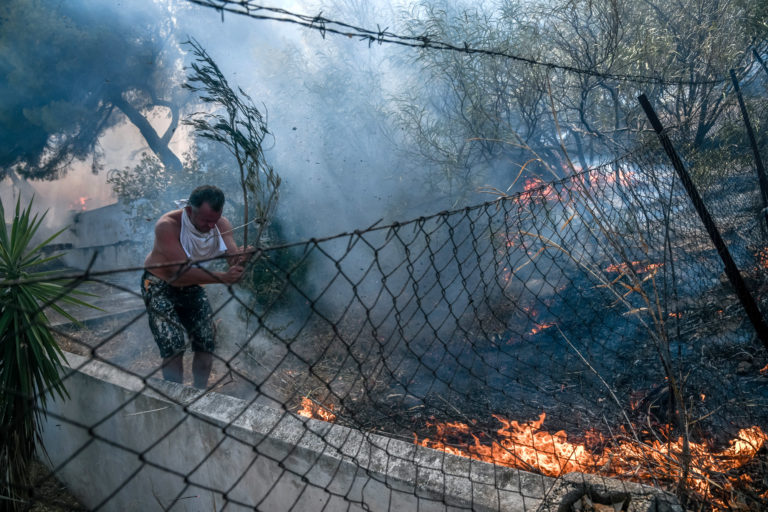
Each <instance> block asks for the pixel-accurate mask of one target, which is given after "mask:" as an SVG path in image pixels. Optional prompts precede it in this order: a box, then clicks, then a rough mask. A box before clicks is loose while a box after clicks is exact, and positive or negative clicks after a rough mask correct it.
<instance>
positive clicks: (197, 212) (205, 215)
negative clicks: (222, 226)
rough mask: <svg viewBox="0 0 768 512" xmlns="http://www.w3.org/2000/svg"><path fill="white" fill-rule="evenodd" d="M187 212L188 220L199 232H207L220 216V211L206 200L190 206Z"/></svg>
mask: <svg viewBox="0 0 768 512" xmlns="http://www.w3.org/2000/svg"><path fill="white" fill-rule="evenodd" d="M187 214H188V215H189V220H191V221H192V225H193V226H195V229H197V230H198V231H200V232H201V233H207V232H209V231H210V230H212V229H213V228H214V227H215V226H216V223H217V222H218V221H219V219H220V218H221V212H217V211H216V210H214V209H213V208H211V205H209V204H208V203H206V202H204V203H203V204H201V205H200V206H199V207H197V208H195V207H194V206H190V207H189V210H187Z"/></svg>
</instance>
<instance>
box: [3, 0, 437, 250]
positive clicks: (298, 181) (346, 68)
mask: <svg viewBox="0 0 768 512" xmlns="http://www.w3.org/2000/svg"><path fill="white" fill-rule="evenodd" d="M275 5H276V6H277V7H284V8H287V9H291V10H294V11H296V12H301V13H306V14H316V13H319V12H320V11H323V12H324V13H327V14H326V15H328V16H330V15H331V13H333V17H334V18H336V19H343V20H347V21H349V22H350V23H355V24H359V25H361V26H370V25H373V26H376V24H381V25H382V26H385V25H386V26H389V27H396V22H395V19H394V17H395V16H396V7H394V6H392V5H390V4H387V3H385V2H379V3H377V4H376V6H373V5H371V4H369V3H367V2H337V3H336V5H334V4H333V3H327V2H326V3H325V4H323V5H321V4H320V3H305V2H283V3H281V4H280V5H277V4H275ZM94 6H97V7H98V8H94ZM48 7H50V6H48ZM36 8H38V9H45V8H46V4H45V2H43V3H41V5H40V6H39V7H36ZM66 9H68V11H67V13H69V14H71V15H72V16H73V18H74V19H75V21H76V22H77V21H78V20H79V19H80V18H78V17H81V18H82V19H83V20H86V21H87V22H88V24H89V26H90V27H92V30H93V33H94V34H95V36H94V37H99V34H101V33H102V31H107V30H109V27H115V30H116V31H118V32H119V31H120V30H123V29H124V27H131V30H130V31H129V32H128V31H127V29H126V31H127V33H126V34H125V35H126V36H127V37H137V36H138V37H141V35H142V33H146V35H147V37H148V38H149V37H150V36H151V37H152V39H151V40H152V42H153V44H155V45H157V44H159V43H158V35H160V36H162V44H163V45H164V46H163V47H162V48H158V47H155V48H154V53H153V55H154V56H155V57H156V58H157V60H155V61H154V62H149V61H148V62H145V63H144V67H143V68H135V69H134V70H133V71H135V72H139V73H145V74H146V76H145V77H144V78H145V79H146V80H147V81H150V80H155V79H157V77H161V80H164V82H163V83H162V87H155V88H154V89H153V91H154V92H158V93H160V94H162V95H163V96H164V98H161V99H166V100H170V101H173V102H174V103H175V104H176V105H177V106H179V107H180V116H181V117H182V119H183V117H184V116H188V115H189V114H190V113H192V112H195V111H198V110H200V109H201V104H200V102H199V100H198V99H197V98H196V97H194V96H190V95H189V94H188V93H186V92H184V91H182V89H181V85H182V82H183V80H184V76H185V75H186V74H187V68H186V66H188V65H189V63H190V60H191V55H190V53H189V50H190V49H189V47H188V46H185V45H184V44H183V42H184V41H186V40H188V39H195V40H197V41H198V42H199V43H200V44H201V45H202V46H203V47H204V48H205V49H206V51H207V52H208V54H209V55H210V56H211V57H212V58H213V60H214V61H215V62H216V63H217V64H218V66H219V67H220V68H221V70H222V71H223V73H224V75H225V76H226V77H227V80H228V81H229V83H230V85H231V86H232V87H233V88H236V87H240V88H242V89H243V90H244V91H245V92H246V93H247V94H249V95H250V96H251V98H253V100H254V103H255V104H256V105H257V106H258V107H259V108H260V109H261V110H263V112H264V113H265V114H266V115H267V124H268V128H269V130H270V132H271V134H272V136H271V137H269V138H268V139H267V141H266V143H265V146H266V147H265V149H266V159H267V162H268V163H269V164H271V165H272V166H273V167H274V168H275V169H276V171H277V172H278V173H279V174H280V176H281V177H282V180H283V185H282V188H281V191H280V202H279V205H278V211H277V219H278V221H279V222H280V223H281V225H282V226H283V227H282V231H283V232H284V233H285V236H286V237H287V238H290V239H292V240H295V239H302V238H309V237H313V236H315V237H318V236H327V235H331V234H334V233H336V232H339V231H345V230H353V229H357V228H364V227H367V226H368V225H370V224H372V223H374V222H376V221H378V220H379V219H383V220H384V221H388V220H389V221H391V220H395V219H397V218H404V216H416V215H418V214H425V213H429V212H432V211H437V210H439V209H441V208H443V207H445V206H450V202H447V201H443V202H440V201H436V197H434V194H433V193H432V192H433V191H432V190H430V188H429V185H428V183H427V180H426V171H425V170H424V169H423V168H421V166H419V165H418V164H416V163H415V162H413V161H412V160H411V159H409V158H408V157H407V156H406V155H405V154H404V153H403V151H402V148H401V147H400V142H402V141H401V140H400V139H402V136H401V134H400V132H399V130H398V128H397V127H396V126H395V124H394V122H393V120H392V118H391V116H389V113H390V112H391V111H392V110H393V109H394V104H393V101H392V98H393V97H395V96H396V95H397V94H398V93H399V92H400V91H401V90H402V89H403V88H407V87H409V82H410V81H411V80H415V79H416V73H415V70H414V69H409V68H405V67H403V66H404V64H403V63H404V62H405V59H403V58H402V52H403V50H402V49H398V48H396V47H393V46H392V45H372V46H371V47H369V46H368V45H367V44H365V43H361V42H359V41H357V40H355V39H352V38H346V37H338V36H334V37H330V36H326V37H325V38H323V37H322V36H321V34H320V33H319V32H317V31H314V30H307V29H303V28H299V27H297V26H294V25H291V24H286V23H277V22H267V21H255V20H252V19H249V18H245V17H242V16H236V15H230V14H227V15H225V16H224V18H223V20H222V18H221V17H220V15H219V13H217V12H215V11H214V10H212V9H208V8H203V7H200V6H195V5H192V4H189V3H187V2H183V1H172V2H150V1H146V2H144V1H139V2H131V3H127V4H121V5H119V6H118V5H114V4H113V3H111V2H98V1H91V0H82V1H80V0H78V1H76V2H68V3H67V6H66ZM62 12H63V11H62ZM86 13H87V15H86ZM67 43H71V44H73V45H76V44H77V39H76V38H72V40H71V41H68V42H67ZM96 46H97V45H96ZM39 51H40V52H44V51H50V52H51V53H54V52H56V53H57V54H62V53H63V54H65V55H66V56H67V57H66V58H67V59H71V60H72V62H71V63H69V64H70V65H69V67H71V68H72V69H73V72H74V71H77V72H79V73H80V76H79V77H78V78H77V80H72V83H71V84H69V85H70V86H73V87H78V84H79V85H80V86H82V87H84V88H95V87H96V85H93V84H100V83H102V82H104V81H111V80H112V78H111V75H110V73H113V72H112V71H110V70H105V69H102V68H100V67H99V63H100V62H101V60H103V59H104V57H100V56H94V55H89V54H82V53H78V51H77V49H76V48H75V47H72V48H65V49H62V48H58V49H54V48H47V49H46V48H42V47H41V48H39ZM53 58H54V57H48V56H47V55H46V56H44V57H43V56H42V55H41V59H44V60H46V59H47V60H50V59H53ZM75 61H78V62H75ZM89 62H93V63H94V66H93V67H90V66H89ZM89 84H91V85H89ZM137 90H138V91H139V92H133V93H132V92H130V91H128V92H124V93H123V97H129V96H130V95H131V94H134V95H135V96H140V95H141V94H145V92H143V91H142V90H141V89H140V88H137ZM68 99H69V98H68ZM52 100H55V98H52ZM19 101H22V100H19ZM88 105H89V104H88V103H85V104H84V106H85V107H88ZM21 106H22V107H23V105H21ZM43 108H45V109H47V110H46V115H48V116H54V117H55V116H56V115H61V117H62V118H64V117H65V116H66V113H65V112H62V113H61V114H59V113H57V112H56V111H55V109H51V108H50V105H49V106H47V107H43ZM93 108H95V107H93ZM148 112H149V113H148ZM143 114H144V116H145V117H146V118H147V119H148V121H149V122H150V124H151V125H152V126H153V127H154V129H155V131H156V132H157V133H158V134H159V135H161V134H163V131H164V130H165V127H167V126H168V124H169V122H170V117H171V114H170V111H169V110H168V109H166V108H164V107H162V106H159V107H157V106H156V107H154V108H148V109H147V110H145V111H144V112H143ZM54 121H56V122H52V124H53V125H56V124H57V123H58V124H62V125H63V124H64V121H63V119H62V120H54ZM104 126H105V127H106V129H105V130H104V131H103V133H102V134H101V136H100V137H99V138H98V140H97V143H96V144H95V146H94V152H95V153H97V156H98V161H97V162H96V163H95V164H94V162H93V158H92V156H91V155H92V154H91V155H89V154H84V155H80V154H77V155H75V156H77V157H82V159H77V158H75V159H74V160H73V161H72V162H71V164H69V165H67V166H64V170H63V172H62V173H61V179H59V180H58V181H56V182H55V183H56V184H55V185H54V186H48V185H46V184H43V183H41V182H39V181H31V182H29V183H30V184H31V186H32V189H34V190H35V193H36V195H37V203H38V207H40V208H43V207H45V208H52V209H53V210H55V211H54V212H53V213H55V215H54V216H55V217H56V218H57V219H62V220H64V221H65V222H66V216H65V215H62V214H63V213H65V212H66V211H68V210H81V209H93V208H97V207H100V206H104V205H106V204H109V203H111V202H114V201H115V200H116V199H115V198H114V194H113V193H112V192H111V191H110V186H109V185H108V184H107V183H106V176H107V175H108V171H109V169H112V168H117V169H123V168H132V167H133V166H135V165H136V164H137V163H138V162H139V161H140V158H141V154H142V153H147V154H150V155H154V154H156V153H157V152H156V151H154V152H153V149H155V148H152V147H150V146H149V145H148V144H147V142H146V138H145V137H142V135H143V134H142V133H139V131H138V129H137V128H136V125H135V123H132V122H130V121H129V120H128V119H127V118H126V115H123V114H122V113H121V112H119V111H118V110H117V109H115V110H114V111H113V112H112V113H111V114H110V115H109V116H106V117H105V121H104ZM49 142H50V140H49ZM193 147H194V138H193V136H192V135H191V133H190V131H189V128H188V127H186V126H183V125H182V124H181V123H179V126H178V127H177V129H176V133H175V134H174V135H173V137H172V139H171V142H170V145H169V148H170V150H171V151H172V152H173V153H174V154H175V155H176V157H178V158H179V159H180V160H183V159H184V154H185V152H187V151H189V150H190V149H192V148H193ZM211 154H213V155H215V156H214V157H213V158H212V159H208V160H207V158H208V157H209V156H210V155H211ZM198 158H199V159H200V164H201V167H202V171H203V172H201V173H200V175H199V177H198V179H197V180H196V179H195V177H191V178H190V179H186V180H185V181H184V182H183V185H179V186H174V187H171V188H168V189H166V190H164V191H163V192H164V193H163V194H162V197H159V198H157V199H153V201H156V202H157V203H159V205H158V206H157V207H158V208H159V209H160V210H163V209H172V208H173V207H174V205H173V202H172V201H173V200H176V199H179V198H183V197H186V196H187V195H188V192H189V190H188V188H189V186H191V185H192V184H193V183H194V182H195V181H199V182H211V183H217V174H219V173H220V172H221V168H222V167H223V166H229V167H230V169H234V168H235V167H236V163H235V161H234V158H232V157H228V156H227V155H225V154H224V152H223V150H222V149H221V148H218V149H216V148H213V149H211V148H210V147H209V151H208V154H207V155H203V154H202V153H201V152H200V153H198ZM161 159H162V158H161ZM164 162H165V161H164ZM98 166H100V167H101V169H100V170H98V169H97V170H98V173H97V174H94V173H92V172H91V167H98ZM167 167H168V165H166V168H167ZM4 183H6V184H7V185H11V181H10V180H9V178H6V179H5V181H4ZM84 184H87V185H85V186H84ZM4 188H7V189H8V190H6V192H4V194H3V200H4V201H6V202H10V200H11V199H12V196H13V194H15V193H17V191H18V187H16V188H15V189H13V191H12V190H11V189H12V187H4ZM24 189H25V190H26V192H24V191H22V195H26V196H29V195H30V194H31V193H32V189H30V188H29V187H26V186H24ZM83 207H85V208H83ZM230 214H232V212H231V211H230ZM237 220H238V221H239V219H237ZM145 222H149V221H145ZM235 223H236V224H240V222H235ZM150 224H151V222H150Z"/></svg>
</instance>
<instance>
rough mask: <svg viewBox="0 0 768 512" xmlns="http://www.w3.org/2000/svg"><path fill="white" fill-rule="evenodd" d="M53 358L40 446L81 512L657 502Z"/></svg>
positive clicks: (636, 507)
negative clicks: (590, 496) (61, 372)
mask: <svg viewBox="0 0 768 512" xmlns="http://www.w3.org/2000/svg"><path fill="white" fill-rule="evenodd" d="M67 359H68V362H69V366H70V370H69V371H68V372H67V374H66V375H65V377H64V378H65V382H66V386H67V389H68V390H69V394H70V397H71V398H70V399H69V400H67V401H58V402H54V403H52V404H51V405H50V407H49V415H48V419H47V422H46V424H45V433H44V436H43V441H44V445H45V448H46V450H47V451H48V454H49V456H50V459H51V463H52V465H53V468H54V469H55V470H56V474H57V476H58V477H59V478H60V479H61V480H62V481H64V482H65V483H66V485H67V486H68V487H69V488H70V490H71V491H72V492H73V493H74V494H75V495H76V496H77V497H78V498H79V499H80V500H81V502H82V503H83V504H84V505H85V506H87V507H88V508H91V509H93V508H99V510H115V511H124V510H142V511H144V510H147V511H149V510H201V511H202V510H205V511H210V510H221V509H222V507H224V506H225V505H226V507H227V508H226V510H241V509H242V510H253V509H257V510H265V511H270V512H271V511H282V510H295V511H304V510H306V511H315V510H327V511H336V510H339V511H341V510H344V511H347V510H372V511H380V510H381V511H390V510H397V511H398V512H400V511H409V510H414V511H415V510H419V511H424V510H427V511H432V510H458V509H464V510H466V509H471V510H480V511H490V510H505V511H517V510H521V511H522V510H527V511H533V510H541V511H542V512H543V511H545V510H569V508H565V509H561V506H563V505H565V504H566V503H567V501H568V500H572V499H573V498H574V496H575V494H574V493H578V492H579V490H582V491H585V492H586V491H589V492H593V493H597V491H598V489H600V493H602V494H601V495H606V496H608V495H610V496H614V497H615V496H619V494H620V492H624V493H625V494H627V495H628V496H629V498H628V500H629V501H628V502H627V508H624V510H631V511H636V512H641V511H642V512H651V511H656V510H664V509H663V508H659V503H663V502H666V501H667V500H666V495H663V493H661V492H660V491H658V490H656V489H652V488H649V487H645V486H640V485H637V484H626V483H624V482H618V481H612V480H610V479H604V478H598V477H593V476H588V475H567V476H566V477H565V478H562V479H559V480H556V479H553V478H548V477H544V476H540V475H535V474H532V473H527V472H524V471H520V470H516V469H511V468H503V467H497V466H493V465H491V464H486V463H482V462H478V461H473V460H470V459H467V458H464V457H458V456H453V455H449V454H446V453H444V452H441V451H436V450H432V449H429V448H423V447H421V446H416V445H414V444H412V443H407V442H403V441H400V440H395V439H391V438H387V437H384V436H381V435H376V434H369V433H364V432H361V431H358V430H354V429H351V428H347V427H344V426H341V425H336V424H330V423H325V422H322V421H318V420H312V419H305V418H301V417H298V416H296V415H294V414H292V413H289V412H286V411H280V410H276V409H273V408H269V407H265V406H263V405H259V404H255V403H248V402H246V401H244V400H240V399H237V398H233V397H230V396H227V395H221V394H218V393H213V392H211V393H205V394H204V393H202V392H201V391H200V390H196V389H193V388H188V387H184V386H181V385H178V384H175V383H171V382H166V381H162V380H157V379H147V380H142V379H140V378H138V377H136V376H133V375H130V374H128V373H126V372H124V371H122V370H120V369H117V368H114V367H112V366H110V365H107V364H105V363H102V362H98V361H93V360H89V359H87V358H84V357H81V356H77V355H74V354H67ZM585 482H587V483H586V484H585ZM612 485H613V486H614V487H615V489H612V490H611V491H606V490H605V489H607V488H610V487H611V486H612ZM600 486H602V487H600ZM613 491H616V492H613ZM617 493H619V494H617ZM582 494H583V492H582ZM630 494H631V496H630ZM610 496H609V497H610ZM622 496H623V495H622ZM659 498H663V499H661V500H660V499H659ZM616 499H618V498H616ZM667 510H675V509H673V508H669V509H667Z"/></svg>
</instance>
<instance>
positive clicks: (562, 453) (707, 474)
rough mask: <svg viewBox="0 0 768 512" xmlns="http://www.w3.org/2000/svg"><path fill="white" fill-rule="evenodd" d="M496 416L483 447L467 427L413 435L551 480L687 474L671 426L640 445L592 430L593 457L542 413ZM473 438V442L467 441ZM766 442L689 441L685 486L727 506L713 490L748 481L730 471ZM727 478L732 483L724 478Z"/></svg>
mask: <svg viewBox="0 0 768 512" xmlns="http://www.w3.org/2000/svg"><path fill="white" fill-rule="evenodd" d="M702 399H703V397H702ZM493 417H494V418H496V420H497V421H499V422H500V423H501V424H502V427H501V428H499V429H498V430H497V431H496V439H488V440H487V441H485V442H482V441H481V437H485V436H483V433H482V432H481V433H476V432H473V431H472V430H471V429H470V427H469V426H468V425H467V424H465V423H460V422H448V423H434V424H433V423H428V425H429V426H430V427H434V428H435V430H436V434H435V436H434V439H430V438H424V439H421V440H419V438H418V436H417V435H416V434H415V433H414V444H418V445H421V446H425V447H429V448H434V449H437V450H442V451H445V452H447V453H451V454H454V455H460V456H463V457H468V458H472V459H476V460H480V461H483V462H488V463H491V464H496V465H500V466H508V467H514V468H519V469H524V470H528V471H537V472H539V473H542V474H544V475H548V476H552V477H559V476H561V475H563V474H565V473H569V472H574V471H576V472H582V473H599V474H602V475H605V476H613V477H620V478H621V477H623V478H628V479H631V480H645V481H649V482H668V483H671V482H675V481H677V480H678V479H679V477H680V475H682V473H683V463H682V462H681V459H682V457H681V455H682V453H683V446H684V443H683V439H682V438H681V437H680V438H677V439H669V438H668V437H667V436H666V435H665V433H667V432H670V431H671V428H670V427H669V426H665V427H662V428H660V429H659V430H660V432H657V433H656V438H655V439H654V440H653V441H652V442H650V443H648V442H642V441H636V440H635V436H634V435H628V434H627V433H626V432H624V431H623V429H619V433H620V435H618V436H615V437H614V438H613V440H612V441H610V442H606V440H605V439H604V438H603V436H602V435H601V434H600V433H599V432H597V431H594V430H590V431H588V432H587V433H586V434H585V439H586V440H587V442H588V445H589V446H593V447H598V446H602V447H603V449H602V450H597V449H596V450H595V451H594V452H593V451H591V450H590V449H589V448H588V447H587V444H584V443H577V442H571V441H569V440H568V436H567V434H566V433H565V432H563V431H558V432H555V433H554V434H551V433H549V432H547V431H542V430H541V426H542V424H543V423H544V419H545V418H546V414H545V413H541V415H540V416H539V419H538V420H535V421H530V422H523V423H520V422H517V421H512V420H508V419H506V418H503V417H501V416H498V415H493ZM469 438H471V439H472V441H469V442H467V440H468V439H469ZM462 440H463V441H462ZM451 441H453V442H451ZM766 441H768V435H766V434H765V433H764V432H763V431H762V429H760V428H759V427H756V426H754V427H749V428H744V429H741V430H740V431H739V433H738V434H737V435H736V437H735V438H734V439H733V440H731V441H730V443H729V445H728V447H727V448H726V449H724V450H722V451H719V452H715V451H713V450H712V449H711V448H710V446H709V445H708V443H695V442H690V443H689V447H690V453H691V463H690V466H689V471H688V476H687V479H686V483H687V484H688V486H689V487H690V488H691V489H692V490H693V491H694V492H695V493H696V494H697V495H699V496H700V497H701V498H702V499H704V500H706V501H710V502H712V503H714V504H716V505H719V506H726V505H725V502H724V501H722V500H718V499H717V498H715V497H713V491H715V490H716V489H717V488H718V487H721V488H722V489H724V490H725V491H730V490H732V489H733V484H734V483H737V482H742V481H744V480H745V479H749V476H748V475H741V476H730V475H728V472H729V471H733V470H736V469H739V468H741V467H742V466H744V465H745V464H747V463H748V462H749V461H750V460H751V459H752V458H753V457H754V456H755V455H756V454H757V452H758V451H759V450H760V449H761V448H762V447H763V445H764V444H765V443H766ZM724 476H725V477H727V478H726V479H723V478H722V477H724Z"/></svg>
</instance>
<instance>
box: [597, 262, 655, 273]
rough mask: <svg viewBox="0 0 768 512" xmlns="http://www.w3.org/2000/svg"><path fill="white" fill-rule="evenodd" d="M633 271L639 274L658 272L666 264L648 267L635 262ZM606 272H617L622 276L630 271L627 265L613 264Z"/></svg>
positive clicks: (652, 264)
mask: <svg viewBox="0 0 768 512" xmlns="http://www.w3.org/2000/svg"><path fill="white" fill-rule="evenodd" d="M631 265H632V269H633V270H634V271H635V273H637V274H645V273H646V272H656V271H657V270H658V269H659V268H661V267H662V266H663V265H664V264H663V263H649V264H647V265H642V264H641V263H640V262H639V261H633V262H632V263H631ZM605 271H606V272H617V273H620V274H625V273H627V272H628V271H629V267H628V266H627V264H626V263H613V264H611V265H608V266H607V267H606V268H605Z"/></svg>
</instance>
